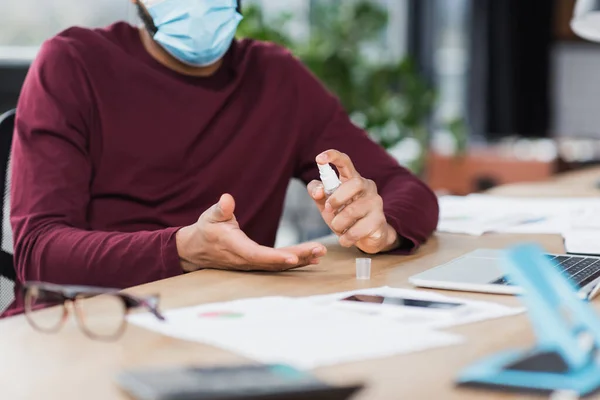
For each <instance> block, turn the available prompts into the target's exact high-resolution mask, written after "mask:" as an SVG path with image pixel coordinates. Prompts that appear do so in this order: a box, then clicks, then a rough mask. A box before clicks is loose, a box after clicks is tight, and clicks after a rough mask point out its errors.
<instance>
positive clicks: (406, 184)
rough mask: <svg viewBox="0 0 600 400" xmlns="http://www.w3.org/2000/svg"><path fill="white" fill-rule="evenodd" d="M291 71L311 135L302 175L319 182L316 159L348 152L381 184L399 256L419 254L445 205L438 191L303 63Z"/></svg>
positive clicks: (304, 151) (299, 174) (364, 172)
mask: <svg viewBox="0 0 600 400" xmlns="http://www.w3.org/2000/svg"><path fill="white" fill-rule="evenodd" d="M290 68H291V69H292V71H293V72H292V73H291V74H290V75H292V76H294V77H295V78H296V89H295V92H296V94H297V98H298V104H302V107H300V106H299V108H300V109H303V110H305V111H304V112H305V114H304V115H303V116H302V120H303V121H304V122H303V123H304V124H305V126H304V131H305V132H306V133H307V134H306V141H305V142H304V144H303V145H302V146H301V147H302V152H301V157H300V159H299V161H298V166H297V171H296V176H297V177H298V178H300V179H302V180H303V181H304V182H306V183H308V182H309V181H311V180H313V179H319V178H318V177H319V173H318V169H317V166H316V163H315V158H316V156H317V155H318V154H320V153H321V152H323V151H325V150H329V149H335V150H338V151H341V152H343V153H346V154H348V156H349V157H350V159H351V160H352V162H353V164H354V166H355V167H356V170H357V171H358V172H359V173H360V174H361V175H362V176H363V177H365V178H368V179H372V180H373V181H374V182H375V183H376V184H377V188H378V191H379V194H380V195H381V197H382V198H383V203H384V213H385V216H386V218H387V221H388V223H389V224H390V225H391V226H392V227H393V228H394V229H395V230H396V232H398V234H399V236H400V237H401V238H402V239H403V243H402V245H401V247H400V249H398V250H396V251H395V252H396V253H407V252H411V251H414V250H416V249H417V248H418V247H419V246H420V245H421V244H423V243H424V242H425V241H426V240H427V239H428V237H429V236H430V235H431V234H432V233H433V231H434V230H435V229H436V227H437V222H438V216H439V206H438V202H437V197H436V196H435V194H434V193H433V191H432V190H431V189H430V188H429V187H428V186H427V185H426V184H425V183H423V182H422V181H421V180H420V179H419V178H417V177H416V176H415V175H413V174H412V173H411V172H410V171H409V170H407V169H406V168H404V167H402V166H400V165H399V163H398V162H397V161H396V160H395V159H394V158H393V157H392V156H390V155H389V153H387V151H385V149H383V148H382V147H381V146H379V145H378V144H377V143H375V142H374V141H372V140H371V139H370V138H369V137H368V135H367V134H366V132H364V131H363V130H362V129H360V128H358V127H357V126H356V125H354V124H353V123H352V121H351V120H350V118H349V117H348V115H347V113H346V112H345V111H344V109H343V108H342V106H341V104H340V102H339V101H338V99H337V98H335V97H334V96H333V95H332V94H331V93H330V92H328V91H327V90H326V88H325V87H324V86H323V85H321V84H320V82H319V81H318V80H317V79H316V77H314V76H313V75H312V74H311V73H310V72H309V71H308V70H307V69H306V68H305V67H304V66H303V65H301V64H300V62H298V61H295V60H294V62H293V63H292V66H291V67H290Z"/></svg>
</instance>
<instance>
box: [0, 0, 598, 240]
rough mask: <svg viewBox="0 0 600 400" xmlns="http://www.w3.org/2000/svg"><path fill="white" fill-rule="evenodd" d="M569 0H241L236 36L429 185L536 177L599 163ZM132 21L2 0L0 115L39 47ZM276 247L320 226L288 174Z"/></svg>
mask: <svg viewBox="0 0 600 400" xmlns="http://www.w3.org/2000/svg"><path fill="white" fill-rule="evenodd" d="M573 6H574V0H527V1H523V0H343V1H342V0H286V1H281V0H244V2H243V10H244V14H245V20H244V21H243V22H242V25H241V26H240V30H239V36H247V37H253V38H257V39H263V40H271V41H275V42H278V43H280V44H282V45H285V46H287V47H288V48H290V49H291V50H292V51H293V52H294V53H295V54H296V55H297V56H298V57H299V58H300V59H301V60H302V61H303V62H304V63H305V64H306V65H307V66H308V67H309V68H310V69H311V70H312V71H313V73H315V74H316V75H317V76H318V77H319V78H320V79H321V80H322V81H323V83H324V84H325V85H326V86H327V87H328V88H329V89H330V90H332V91H333V92H334V93H336V94H337V95H338V96H339V97H340V99H341V101H342V103H343V104H344V106H345V108H346V109H347V111H348V113H349V114H350V115H351V117H352V119H353V121H354V122H355V123H356V124H357V125H360V126H361V127H363V128H365V129H366V130H367V131H368V132H369V134H370V136H371V137H372V138H373V140H375V141H377V142H378V143H380V144H381V145H382V146H384V147H386V148H387V149H388V151H389V152H390V153H391V154H392V155H394V157H396V158H397V159H398V161H399V162H400V163H402V164H403V165H406V166H407V167H409V168H411V169H412V170H413V171H414V172H415V173H416V174H418V175H419V176H420V177H422V179H424V180H425V181H426V182H427V183H428V184H430V185H431V186H432V187H433V188H434V189H435V190H436V191H438V192H439V193H454V194H468V193H471V192H477V191H481V190H485V189H487V188H490V187H493V186H495V185H498V184H501V183H507V182H518V181H532V180H544V179H547V178H549V177H551V176H552V175H554V174H556V173H558V172H562V171H568V170H572V169H576V168H581V167H583V166H586V165H590V164H595V163H597V162H598V160H600V112H597V111H596V107H597V105H598V104H600V79H598V74H600V51H599V49H598V45H597V44H593V43H587V42H584V41H582V40H580V39H578V38H577V37H575V35H573V33H572V32H571V31H570V29H569V20H570V18H571V15H572V12H573ZM118 20H125V21H129V22H131V23H137V20H136V16H135V10H134V9H133V7H132V6H131V5H130V4H129V1H128V0H94V1H80V0H53V1H47V0H2V1H1V2H0V111H4V110H7V109H9V108H12V107H14V106H15V105H16V102H17V99H18V94H19V91H20V87H21V83H22V81H23V79H24V77H25V74H26V73H27V68H28V66H29V64H30V62H31V60H32V59H33V58H34V57H35V54H36V52H37V49H38V47H39V45H40V44H41V43H42V42H43V41H44V40H45V39H47V38H49V37H51V36H52V35H54V34H56V33H58V32H59V31H60V30H62V29H65V28H67V27H69V26H71V25H80V26H87V27H101V26H105V25H108V24H110V23H112V22H115V21H118ZM280 231H281V234H280V237H279V239H278V244H279V245H284V244H288V243H292V242H297V241H301V240H308V239H311V238H313V237H315V236H320V235H322V234H327V233H328V230H327V228H326V227H325V226H324V225H323V224H322V222H321V220H320V217H319V215H317V214H316V212H315V210H314V207H313V205H312V204H311V203H310V199H308V196H307V195H306V193H305V189H304V187H303V185H301V184H300V183H298V182H292V184H291V185H290V191H289V196H288V200H287V205H286V208H285V215H284V218H283V220H282V224H281V230H280Z"/></svg>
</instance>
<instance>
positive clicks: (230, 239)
mask: <svg viewBox="0 0 600 400" xmlns="http://www.w3.org/2000/svg"><path fill="white" fill-rule="evenodd" d="M225 242H226V244H227V245H228V248H229V251H230V252H232V253H233V254H234V255H236V256H237V258H238V259H239V262H240V265H247V266H250V265H251V266H263V267H264V266H273V267H274V266H283V265H286V264H287V265H291V266H293V265H297V264H298V262H299V261H300V260H299V257H298V256H297V255H296V254H294V253H293V252H290V251H285V250H283V249H281V250H278V249H273V248H271V247H266V246H261V245H259V244H258V243H256V242H255V241H253V240H252V239H250V238H249V237H248V236H246V234H244V233H243V232H242V231H241V230H236V231H233V232H231V233H230V234H229V235H228V236H227V238H226V239H225Z"/></svg>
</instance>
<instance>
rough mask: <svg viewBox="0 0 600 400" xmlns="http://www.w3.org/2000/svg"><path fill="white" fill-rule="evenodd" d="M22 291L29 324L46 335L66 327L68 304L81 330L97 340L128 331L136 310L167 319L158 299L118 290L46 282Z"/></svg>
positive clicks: (26, 284)
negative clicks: (132, 311)
mask: <svg viewBox="0 0 600 400" xmlns="http://www.w3.org/2000/svg"><path fill="white" fill-rule="evenodd" d="M23 292H24V296H25V316H26V318H27V320H28V321H29V324H30V325H31V326H32V327H33V328H35V329H36V330H38V331H41V332H45V333H55V332H58V331H59V330H60V329H61V328H62V326H63V325H64V324H65V322H66V320H67V317H68V315H69V311H68V308H67V303H71V304H72V305H73V309H74V310H75V316H76V319H77V324H78V325H79V328H80V329H81V330H82V331H83V332H84V333H85V334H86V335H87V336H88V337H90V338H92V339H95V340H104V341H111V340H116V339H117V338H119V337H120V336H121V335H122V334H123V333H124V332H125V328H126V325H127V318H126V317H127V315H128V314H129V312H130V311H131V310H132V309H135V308H145V309H147V310H148V311H149V312H150V313H151V314H153V315H154V316H155V317H156V318H157V319H159V320H161V321H164V320H165V317H163V316H162V314H161V313H160V312H159V310H158V303H159V297H158V296H147V297H135V296H132V295H129V294H125V293H121V292H119V291H118V289H105V288H98V287H90V286H71V285H55V284H52V283H44V282H26V283H25V284H24V285H23Z"/></svg>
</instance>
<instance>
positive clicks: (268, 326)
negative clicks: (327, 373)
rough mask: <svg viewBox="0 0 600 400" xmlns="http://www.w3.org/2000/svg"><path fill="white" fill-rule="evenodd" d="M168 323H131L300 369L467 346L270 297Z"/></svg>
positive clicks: (172, 316)
mask: <svg viewBox="0 0 600 400" xmlns="http://www.w3.org/2000/svg"><path fill="white" fill-rule="evenodd" d="M165 317H166V318H167V321H165V322H161V321H157V320H156V319H155V318H154V317H152V316H151V315H148V314H135V315H132V316H130V317H129V321H130V322H131V323H133V324H135V325H139V326H141V327H143V328H146V329H150V330H153V331H157V332H159V333H162V334H164V335H168V336H172V337H176V338H179V339H184V340H191V341H198V342H203V343H206V344H209V345H213V346H216V347H220V348H223V349H225V350H228V351H232V352H235V353H238V354H240V355H242V356H245V357H248V358H250V359H253V360H256V361H259V362H262V363H285V364H289V365H292V366H294V367H296V368H301V369H312V368H316V367H319V366H325V365H333V364H337V363H344V362H353V361H360V360H365V359H372V358H379V357H388V356H392V355H396V354H403V353H410V352H416V351H422V350H426V349H430V348H435V347H441V346H448V345H452V344H458V343H461V342H462V338H461V337H460V336H457V335H454V334H449V333H445V332H436V331H434V330H430V329H422V328H418V327H415V326H408V325H403V324H400V323H397V322H395V321H392V320H390V319H387V318H382V317H378V316H369V315H364V314H360V313H356V312H351V311H345V310H339V309H335V308H333V307H323V306H319V305H315V304H311V303H310V302H307V301H301V300H298V299H292V298H285V297H267V298H258V299H246V300H238V301H232V302H227V303H217V304H207V305H200V306H195V307H188V308H182V309H178V310H172V311H168V312H166V313H165Z"/></svg>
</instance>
